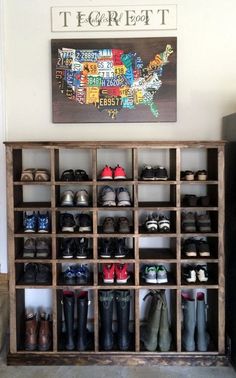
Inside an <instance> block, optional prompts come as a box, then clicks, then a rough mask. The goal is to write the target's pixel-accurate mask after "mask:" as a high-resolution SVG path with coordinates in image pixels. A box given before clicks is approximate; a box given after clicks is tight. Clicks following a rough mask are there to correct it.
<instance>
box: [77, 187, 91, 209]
mask: <svg viewBox="0 0 236 378" xmlns="http://www.w3.org/2000/svg"><path fill="white" fill-rule="evenodd" d="M74 201H75V205H76V206H88V205H89V195H88V192H87V190H85V189H80V190H78V191H77V192H76V193H75V197H74Z"/></svg>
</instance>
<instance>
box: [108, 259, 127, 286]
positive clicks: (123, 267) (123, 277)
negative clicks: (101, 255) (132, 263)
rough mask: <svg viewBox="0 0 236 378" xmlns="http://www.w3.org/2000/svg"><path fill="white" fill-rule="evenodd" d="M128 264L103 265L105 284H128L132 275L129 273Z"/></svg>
mask: <svg viewBox="0 0 236 378" xmlns="http://www.w3.org/2000/svg"><path fill="white" fill-rule="evenodd" d="M127 269H128V264H127V263H125V264H102V274H103V282H104V283H114V281H115V277H116V283H118V284H123V283H127V281H128V279H129V277H130V275H129V273H128V271H127Z"/></svg>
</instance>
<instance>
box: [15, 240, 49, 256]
mask: <svg viewBox="0 0 236 378" xmlns="http://www.w3.org/2000/svg"><path fill="white" fill-rule="evenodd" d="M49 254H50V243H49V240H48V239H46V238H36V239H33V238H29V239H26V240H25V242H24V249H23V254H22V257H23V258H28V259H30V258H35V257H36V258H38V259H46V258H48V257H49Z"/></svg>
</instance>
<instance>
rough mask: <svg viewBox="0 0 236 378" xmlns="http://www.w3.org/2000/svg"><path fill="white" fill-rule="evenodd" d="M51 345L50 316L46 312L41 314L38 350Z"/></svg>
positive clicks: (48, 347) (45, 348) (47, 348)
mask: <svg viewBox="0 0 236 378" xmlns="http://www.w3.org/2000/svg"><path fill="white" fill-rule="evenodd" d="M50 347H51V324H50V321H49V316H47V315H46V314H45V313H42V314H40V320H39V336H38V350H41V351H45V350H49V349H50Z"/></svg>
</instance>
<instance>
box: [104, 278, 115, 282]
mask: <svg viewBox="0 0 236 378" xmlns="http://www.w3.org/2000/svg"><path fill="white" fill-rule="evenodd" d="M103 282H104V283H114V279H112V278H110V279H108V278H106V279H105V278H103Z"/></svg>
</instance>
